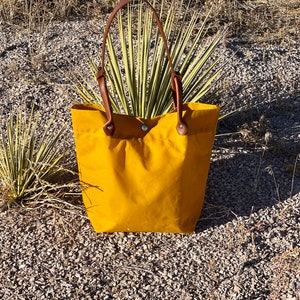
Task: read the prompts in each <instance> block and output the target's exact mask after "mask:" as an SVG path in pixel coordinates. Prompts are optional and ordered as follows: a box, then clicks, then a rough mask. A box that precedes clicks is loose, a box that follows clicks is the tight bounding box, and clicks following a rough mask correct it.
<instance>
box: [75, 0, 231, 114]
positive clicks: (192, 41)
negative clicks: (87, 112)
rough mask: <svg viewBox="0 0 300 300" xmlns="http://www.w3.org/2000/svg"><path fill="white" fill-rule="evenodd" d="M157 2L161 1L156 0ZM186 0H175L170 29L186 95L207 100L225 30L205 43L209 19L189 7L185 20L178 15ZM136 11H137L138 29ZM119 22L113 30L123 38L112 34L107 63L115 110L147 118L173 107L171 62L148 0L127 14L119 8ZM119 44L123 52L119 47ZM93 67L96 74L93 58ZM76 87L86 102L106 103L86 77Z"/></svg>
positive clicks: (166, 28) (191, 99)
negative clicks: (146, 4) (189, 13)
mask: <svg viewBox="0 0 300 300" xmlns="http://www.w3.org/2000/svg"><path fill="white" fill-rule="evenodd" d="M139 2H141V1H139ZM185 2H186V1H185ZM152 4H153V6H155V1H153V3H152ZM184 5H185V4H184V1H174V2H173V6H172V8H171V9H170V10H168V12H167V14H166V17H165V21H164V31H165V34H166V36H167V39H168V44H169V48H170V52H171V57H172V60H173V63H174V66H175V69H176V70H178V71H179V72H180V74H181V75H182V78H183V93H184V101H185V102H199V101H204V99H205V96H207V95H208V92H209V91H210V88H211V83H212V82H213V81H214V79H216V78H217V76H218V74H219V72H220V68H219V69H218V68H217V67H216V65H217V63H218V61H219V58H218V57H215V58H213V54H214V51H215V49H216V47H217V45H218V44H219V42H220V40H221V39H222V38H223V37H224V33H225V32H220V33H218V34H216V35H215V36H214V37H213V38H211V40H210V41H209V43H208V44H206V45H203V37H204V36H205V33H206V20H204V22H203V23H202V25H201V26H199V25H198V16H197V13H194V14H193V15H192V16H190V15H188V14H187V13H183V16H182V18H181V20H180V22H179V21H178V20H176V16H178V13H179V14H182V12H183V11H188V10H187V8H186V7H184ZM163 8H164V2H163V1H162V3H161V10H160V16H161V18H162V17H163V15H164V14H165V11H164V9H163ZM134 11H137V17H136V19H137V20H136V22H137V26H136V28H135V29H133V25H132V24H133V20H134V18H135V14H134ZM116 27H117V31H118V32H117V33H116V32H114V34H113V36H117V40H116V41H115V42H114V41H113V37H112V34H110V35H109V37H108V40H107V53H108V55H107V57H108V58H107V66H104V68H105V69H106V76H107V78H108V85H109V93H110V99H111V101H112V106H113V109H114V111H115V112H117V113H126V114H130V115H135V116H140V117H144V118H150V117H154V116H157V115H161V114H164V113H167V112H169V111H171V110H172V108H173V107H172V93H171V90H170V67H169V64H168V60H167V56H166V53H165V49H164V47H163V42H162V39H161V37H160V34H159V32H158V29H157V26H156V23H155V21H154V20H153V14H152V12H151V11H150V10H149V9H147V10H146V11H144V10H143V5H140V4H139V6H138V8H136V7H135V5H134V4H130V5H128V10H127V12H126V13H125V14H124V13H119V14H118V20H117V26H116ZM118 44H119V45H120V49H119V52H120V53H121V55H120V54H119V52H117V50H116V49H117V47H118ZM120 56H121V57H122V58H121V59H120ZM99 58H100V54H99ZM90 69H91V72H92V74H95V73H96V72H97V69H98V68H97V63H96V62H95V61H94V60H91V59H90ZM76 89H77V91H78V93H79V95H80V96H81V98H82V99H83V101H84V102H86V103H99V104H101V98H100V95H99V93H98V90H97V89H95V88H94V84H93V83H90V82H88V80H86V79H84V78H83V77H80V78H79V80H78V82H77V83H76Z"/></svg>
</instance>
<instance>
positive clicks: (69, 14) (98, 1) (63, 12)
mask: <svg viewBox="0 0 300 300" xmlns="http://www.w3.org/2000/svg"><path fill="white" fill-rule="evenodd" d="M109 3H110V1H106V0H50V1H49V0H1V2H0V20H2V21H3V22H5V23H9V24H17V25H21V26H24V27H29V28H30V29H33V28H35V27H39V26H40V25H42V24H44V23H47V22H50V21H52V20H67V19H70V18H75V17H78V16H91V15H94V14H95V13H96V9H97V7H101V8H103V7H105V6H107V5H109Z"/></svg>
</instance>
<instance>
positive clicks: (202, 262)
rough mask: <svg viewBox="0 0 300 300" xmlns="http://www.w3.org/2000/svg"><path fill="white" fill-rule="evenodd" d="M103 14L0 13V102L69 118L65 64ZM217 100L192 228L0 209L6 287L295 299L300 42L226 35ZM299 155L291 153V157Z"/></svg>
mask: <svg viewBox="0 0 300 300" xmlns="http://www.w3.org/2000/svg"><path fill="white" fill-rule="evenodd" d="M101 24H102V23H101V22H99V21H98V22H95V21H80V22H79V21H76V22H75V21H74V22H68V23H52V24H51V25H49V26H46V27H45V28H44V30H43V31H42V32H41V33H37V32H28V31H26V30H25V29H24V30H19V29H18V28H15V27H13V26H7V25H5V26H4V25H3V24H1V23H0V28H1V30H0V40H1V44H0V99H1V103H2V105H1V107H0V113H1V115H2V118H1V122H2V123H3V121H5V119H6V118H7V115H8V113H9V112H10V111H11V109H12V108H15V107H17V106H20V105H25V107H27V108H30V107H31V104H32V103H34V104H35V108H36V110H39V111H40V112H41V113H42V114H43V115H44V116H45V117H48V116H50V115H52V114H53V112H54V110H57V111H58V112H57V124H58V126H61V124H62V123H64V122H66V123H67V125H68V132H67V136H66V138H65V139H64V141H63V143H64V144H65V147H66V148H68V149H71V153H70V161H73V162H75V150H74V144H73V139H72V131H71V120H70V113H69V109H70V107H71V105H72V103H74V102H76V101H78V97H77V96H76V95H75V94H74V92H73V91H72V89H71V85H70V80H69V77H70V76H71V74H72V73H74V72H77V71H80V72H81V73H83V74H86V72H87V61H86V59H85V54H86V53H88V54H89V55H92V56H95V52H96V51H95V48H96V47H98V48H99V46H100V44H101V41H100V37H101V33H102V30H103V26H102V25H101ZM220 52H221V54H222V56H223V57H224V59H227V64H226V72H225V74H224V77H223V78H222V80H220V82H219V85H220V87H221V88H222V89H223V91H224V92H223V93H222V95H221V98H220V100H219V101H220V104H222V105H223V106H224V108H223V111H224V112H228V111H231V110H232V109H237V110H239V112H238V113H235V114H233V115H231V116H229V117H227V118H225V119H224V120H222V121H221V122H220V124H219V129H218V135H217V137H216V141H215V147H214V150H213V155H212V163H211V169H210V173H209V179H208V186H207V195H206V201H205V206H204V210H203V213H202V215H201V219H200V221H199V223H198V226H197V230H196V232H195V234H191V235H181V234H158V233H112V234H95V233H94V232H93V230H92V228H91V226H90V223H89V221H88V219H87V218H86V215H85V211H84V209H83V207H82V205H78V206H77V207H76V208H72V209H71V211H65V210H63V209H62V208H59V207H58V208H54V207H53V206H51V205H44V206H42V207H39V208H35V209H31V210H29V209H28V208H12V209H9V210H7V211H4V212H1V213H0V246H1V247H0V254H1V260H0V266H1V272H0V297H1V299H5V300H6V299H289V300H292V299H293V300H299V299H300V275H299V274H300V228H299V224H300V180H299V179H300V174H299V165H300V161H299V159H300V157H299V153H300V143H299V140H300V105H299V104H300V103H299V102H300V96H299V70H300V48H299V45H293V46H274V45H262V44H257V45H256V44H253V43H251V44H245V43H244V44H242V43H240V42H238V41H228V42H227V43H224V44H223V45H222V46H221V49H220ZM297 155H298V162H297V164H296V158H297Z"/></svg>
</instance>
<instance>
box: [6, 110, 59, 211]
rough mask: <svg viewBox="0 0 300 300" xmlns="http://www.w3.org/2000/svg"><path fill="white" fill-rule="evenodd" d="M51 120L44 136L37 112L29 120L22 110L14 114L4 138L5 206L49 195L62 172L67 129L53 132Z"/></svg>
mask: <svg viewBox="0 0 300 300" xmlns="http://www.w3.org/2000/svg"><path fill="white" fill-rule="evenodd" d="M53 123H54V118H52V119H50V120H49V121H48V122H47V124H46V127H45V128H44V131H43V133H41V128H39V127H40V122H39V115H38V114H34V112H33V109H32V110H31V113H30V115H29V116H28V117H27V118H26V117H25V116H24V114H23V113H22V111H21V109H19V110H18V111H17V112H12V113H11V115H10V117H9V119H8V121H7V123H6V130H5V131H3V132H2V134H1V136H0V199H1V200H2V205H5V204H8V205H9V204H10V203H11V202H14V201H19V200H20V201H21V200H33V199H37V198H38V197H39V196H41V195H43V194H44V195H45V193H46V192H47V189H51V188H52V187H53V185H51V184H50V182H51V181H52V180H53V178H54V177H55V176H56V175H57V174H58V172H60V167H59V163H60V162H61V160H62V159H63V157H64V153H65V151H61V150H62V149H60V146H59V143H58V142H59V139H60V137H61V135H62V133H63V131H64V127H62V128H60V129H59V130H57V131H52V130H53Z"/></svg>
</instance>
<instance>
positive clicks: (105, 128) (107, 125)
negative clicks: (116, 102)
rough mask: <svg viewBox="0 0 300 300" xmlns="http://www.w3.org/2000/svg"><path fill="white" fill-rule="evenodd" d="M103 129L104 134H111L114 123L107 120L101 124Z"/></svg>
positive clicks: (113, 130) (113, 129)
mask: <svg viewBox="0 0 300 300" xmlns="http://www.w3.org/2000/svg"><path fill="white" fill-rule="evenodd" d="M103 131H104V132H105V134H106V135H108V136H112V135H113V134H114V132H115V125H114V124H113V123H112V122H107V123H105V124H104V126H103Z"/></svg>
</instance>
